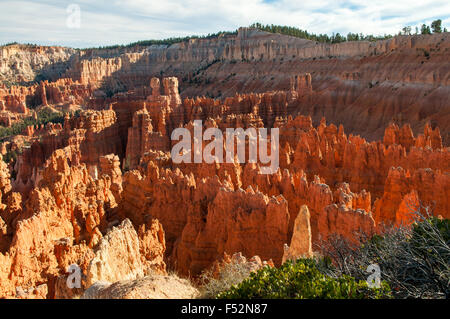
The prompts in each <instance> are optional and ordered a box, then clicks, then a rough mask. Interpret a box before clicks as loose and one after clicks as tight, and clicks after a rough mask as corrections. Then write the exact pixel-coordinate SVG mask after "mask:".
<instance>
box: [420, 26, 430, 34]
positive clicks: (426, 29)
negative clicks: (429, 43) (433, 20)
mask: <svg viewBox="0 0 450 319" xmlns="http://www.w3.org/2000/svg"><path fill="white" fill-rule="evenodd" d="M420 33H421V34H431V29H430V27H429V26H427V25H426V24H422V26H421V27H420Z"/></svg>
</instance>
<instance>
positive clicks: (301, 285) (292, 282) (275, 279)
mask: <svg viewBox="0 0 450 319" xmlns="http://www.w3.org/2000/svg"><path fill="white" fill-rule="evenodd" d="M319 262H322V261H319ZM319 262H318V261H316V260H314V259H299V260H297V261H296V262H292V261H287V262H286V263H284V264H283V265H282V266H281V267H280V268H275V267H264V268H263V269H261V270H259V271H258V272H256V273H252V274H251V275H250V277H249V278H248V279H246V280H244V281H242V282H241V283H240V284H238V285H234V286H232V287H231V288H230V289H228V290H226V291H224V292H221V293H219V294H218V296H217V297H218V298H228V299H234V298H242V299H249V298H250V299H252V298H253V299H273V298H277V299H317V298H319V299H364V298H388V297H390V293H389V290H390V289H389V286H388V285H387V284H386V283H382V285H381V288H380V289H371V288H369V287H368V285H367V282H366V281H362V280H361V281H356V280H355V279H354V278H352V277H350V276H347V275H343V276H340V277H337V278H334V277H331V276H328V275H325V274H324V273H323V272H322V271H321V270H320V267H321V266H320V265H319V264H318V263H319ZM327 267H328V266H327Z"/></svg>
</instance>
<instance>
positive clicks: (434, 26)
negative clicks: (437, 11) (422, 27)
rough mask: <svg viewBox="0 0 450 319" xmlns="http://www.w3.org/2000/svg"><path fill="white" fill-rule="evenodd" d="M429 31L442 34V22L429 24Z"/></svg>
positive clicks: (439, 20)
mask: <svg viewBox="0 0 450 319" xmlns="http://www.w3.org/2000/svg"><path fill="white" fill-rule="evenodd" d="M431 29H432V30H433V33H441V32H442V20H441V19H438V20H434V21H433V22H431Z"/></svg>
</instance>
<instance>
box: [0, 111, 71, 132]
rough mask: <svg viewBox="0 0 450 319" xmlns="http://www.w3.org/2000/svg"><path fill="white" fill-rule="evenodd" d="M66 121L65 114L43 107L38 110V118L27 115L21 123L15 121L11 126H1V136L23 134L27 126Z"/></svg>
mask: <svg viewBox="0 0 450 319" xmlns="http://www.w3.org/2000/svg"><path fill="white" fill-rule="evenodd" d="M49 122H51V123H64V114H62V113H59V112H53V111H51V110H50V109H43V110H41V111H39V112H38V116H37V119H34V118H33V117H31V116H30V117H27V118H25V119H23V120H22V121H21V122H19V123H14V124H13V125H11V126H10V127H4V126H0V138H5V137H8V136H14V135H18V134H22V132H23V131H24V130H25V129H26V127H27V126H30V125H41V124H44V125H45V124H47V123H49Z"/></svg>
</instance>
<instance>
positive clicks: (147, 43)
mask: <svg viewBox="0 0 450 319" xmlns="http://www.w3.org/2000/svg"><path fill="white" fill-rule="evenodd" d="M232 34H237V31H220V32H217V33H209V34H208V35H202V36H198V35H192V36H187V37H172V38H168V39H162V40H142V41H137V42H133V43H130V44H125V45H119V44H117V45H111V46H101V47H97V48H88V49H99V50H109V49H125V48H132V47H136V46H141V47H144V46H151V45H172V44H175V43H180V42H186V41H189V40H191V39H212V38H217V37H219V36H225V35H232ZM88 49H83V50H88Z"/></svg>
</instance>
